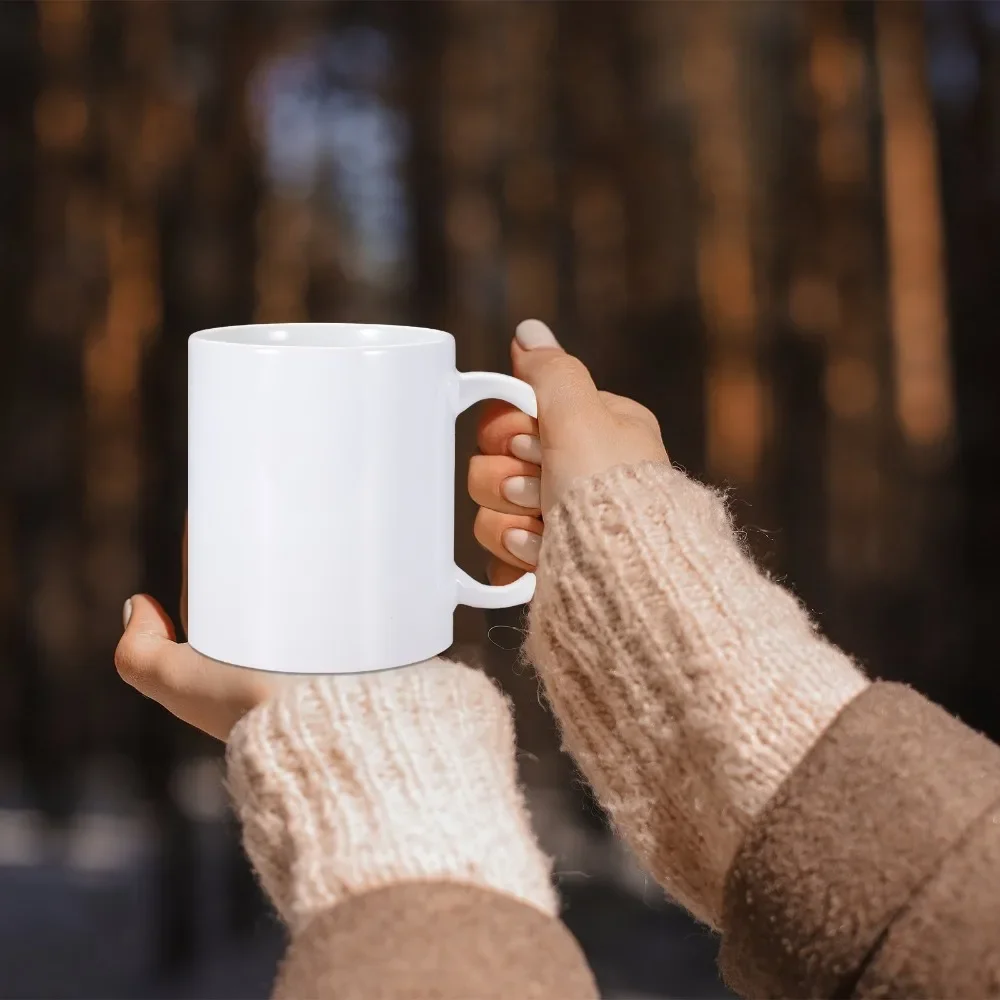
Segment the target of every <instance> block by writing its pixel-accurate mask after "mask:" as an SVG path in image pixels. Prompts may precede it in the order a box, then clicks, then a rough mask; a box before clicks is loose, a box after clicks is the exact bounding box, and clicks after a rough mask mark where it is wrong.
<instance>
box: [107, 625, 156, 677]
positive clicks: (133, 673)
mask: <svg viewBox="0 0 1000 1000" xmlns="http://www.w3.org/2000/svg"><path fill="white" fill-rule="evenodd" d="M144 645H145V644H144V643H143V641H142V638H141V637H136V636H123V637H122V639H121V641H120V642H119V643H118V647H117V648H116V649H115V669H116V670H117V671H118V676H119V677H121V679H122V680H123V681H125V683H126V684H129V685H130V686H131V687H134V688H136V689H138V690H139V691H144V690H146V689H147V688H149V687H150V686H151V685H153V684H155V683H156V682H157V679H158V677H159V675H160V667H159V660H158V658H157V657H156V656H154V655H150V653H151V651H150V650H147V649H144V648H143V647H144Z"/></svg>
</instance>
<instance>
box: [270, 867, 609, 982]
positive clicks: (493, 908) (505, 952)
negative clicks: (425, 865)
mask: <svg viewBox="0 0 1000 1000" xmlns="http://www.w3.org/2000/svg"><path fill="white" fill-rule="evenodd" d="M273 995H274V997H275V1000H305V998H309V1000H515V998H516V1000H596V997H597V995H598V994H597V989H596V986H595V985H594V980H593V977H592V976H591V974H590V970H589V969H588V967H587V963H586V961H585V960H584V958H583V955H582V953H581V951H580V948H579V946H578V945H577V943H576V941H575V940H574V939H573V937H572V936H571V935H570V933H569V931H567V930H566V928H565V927H564V926H563V925H562V924H560V923H559V922H558V921H557V920H555V919H554V918H553V917H550V916H548V915H547V914H545V913H542V912H541V911H539V910H538V909H536V908H535V907H533V906H528V905H527V904H525V903H523V902H521V901H520V900H517V899H514V898H512V897H510V896H505V895H502V894H501V893H497V892H493V891H491V890H488V889H480V888H477V887H475V886H464V885H457V884H451V883H448V882H442V881H438V882H411V883H399V884H397V885H393V886H390V887H388V888H385V889H380V890H378V891H376V892H370V893H366V894H365V895H363V896H357V897H355V898H354V899H351V900H349V901H348V902H347V903H344V904H342V905H341V906H338V907H336V908H334V909H332V910H329V911H328V912H327V913H325V914H321V915H319V916H317V917H316V918H314V919H313V920H312V921H310V923H309V924H308V926H307V927H305V928H304V929H303V931H302V932H301V933H300V934H298V935H296V936H295V937H294V938H293V939H292V944H291V947H290V948H289V950H288V954H287V956H286V957H285V960H284V962H283V964H282V967H281V970H280V972H279V974H278V981H277V983H276V985H275V989H274V994H273Z"/></svg>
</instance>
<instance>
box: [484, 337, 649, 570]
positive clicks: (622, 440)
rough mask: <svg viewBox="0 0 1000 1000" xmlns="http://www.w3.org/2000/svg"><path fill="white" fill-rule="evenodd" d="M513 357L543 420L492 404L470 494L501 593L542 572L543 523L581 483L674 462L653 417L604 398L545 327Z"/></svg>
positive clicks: (517, 344) (517, 345)
mask: <svg viewBox="0 0 1000 1000" xmlns="http://www.w3.org/2000/svg"><path fill="white" fill-rule="evenodd" d="M511 357H512V359H513V362H514V374H515V375H516V376H517V377H518V378H520V379H523V380H524V381H525V382H527V383H528V384H529V385H531V387H532V388H533V389H534V390H535V395H536V396H537V398H538V420H537V421H535V420H533V419H532V418H531V417H528V416H526V415H525V414H523V413H521V412H520V411H519V410H517V409H515V408H514V407H512V406H510V405H508V404H506V403H494V404H492V405H491V406H490V407H489V408H488V409H487V410H486V411H485V412H484V414H483V416H482V419H481V420H480V422H479V434H478V441H479V449H480V451H481V452H482V454H480V455H476V456H475V457H474V458H473V459H472V461H471V462H470V463H469V495H470V496H471V497H472V499H473V500H474V501H475V502H476V503H477V504H478V505H479V508H480V509H479V513H478V515H477V517H476V527H475V533H476V540H477V541H478V542H479V544H480V545H481V546H482V547H483V548H484V549H486V550H487V551H488V552H489V553H490V554H491V555H492V557H493V559H492V561H491V564H490V568H489V579H490V583H492V584H495V585H500V584H505V583H510V582H512V581H513V580H516V579H517V578H518V577H520V576H521V575H522V574H523V573H524V572H525V571H526V570H532V569H534V568H535V565H536V563H537V562H538V553H539V551H540V549H541V541H542V532H543V522H542V518H543V517H544V516H545V515H546V514H547V513H548V512H549V511H550V510H552V508H553V507H554V506H555V505H556V504H557V503H558V502H559V500H560V498H561V497H562V495H563V494H564V493H565V492H566V490H567V489H568V488H569V486H570V484H571V483H573V482H574V480H577V479H585V478H588V477H590V476H593V475H596V474H598V473H600V472H604V471H605V470H606V469H610V468H613V467H614V466H616V465H631V464H636V463H639V462H648V461H654V462H656V461H666V458H667V452H666V449H665V448H664V446H663V440H662V438H661V437H660V427H659V424H658V423H657V420H656V417H655V416H653V414H652V413H651V412H650V411H649V410H648V409H646V407H644V406H642V405H641V404H639V403H636V402H635V401H634V400H631V399H626V398H625V397H624V396H616V395H614V394H613V393H610V392H601V391H599V390H598V388H597V386H595V385H594V381H593V379H592V378H591V377H590V372H589V371H587V368H586V367H585V366H584V364H583V362H581V361H579V360H578V359H577V358H574V357H573V356H572V355H569V354H567V353H566V352H565V351H564V350H563V349H562V348H561V347H560V346H559V344H558V342H557V341H556V338H555V336H554V335H553V334H552V331H551V330H549V328H548V327H547V326H545V324H544V323H541V322H540V321H538V320H534V319H529V320H525V321H524V322H523V323H521V324H520V325H519V326H518V328H517V332H516V336H515V339H514V342H513V344H512V345H511Z"/></svg>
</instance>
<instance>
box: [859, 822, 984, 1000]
mask: <svg viewBox="0 0 1000 1000" xmlns="http://www.w3.org/2000/svg"><path fill="white" fill-rule="evenodd" d="M998 876H1000V808H996V807H995V808H993V809H991V810H989V812H987V813H986V814H985V815H984V816H982V817H981V818H980V819H978V820H977V821H976V822H975V823H974V824H973V825H972V826H971V827H970V829H969V831H968V833H967V835H966V836H965V837H964V838H963V839H962V840H960V841H959V842H958V843H956V845H955V846H954V848H953V849H952V850H951V851H950V852H949V853H948V855H947V856H946V857H945V858H944V860H943V861H942V862H941V866H940V867H939V868H938V869H937V871H936V872H935V873H934V874H933V875H932V876H931V877H930V878H929V879H928V880H927V883H926V884H925V885H923V886H921V887H920V888H919V889H918V890H917V892H916V893H914V895H913V896H912V897H911V899H910V902H909V905H907V906H906V907H905V908H904V909H903V910H902V911H901V912H900V914H899V916H898V917H897V918H896V919H895V920H894V921H893V923H892V925H891V926H890V927H889V930H888V931H887V933H886V935H885V938H884V939H883V940H882V941H881V943H880V947H879V948H878V950H877V952H876V953H875V954H874V955H873V956H872V958H871V960H870V961H869V963H868V965H867V967H866V968H865V970H864V972H863V974H862V975H861V978H860V980H859V982H858V985H857V987H856V988H855V990H854V994H853V995H854V996H856V997H862V998H869V997H870V998H872V1000H874V998H879V1000H893V998H895V997H912V998H923V1000H938V998H940V997H951V998H953V1000H959V998H969V1000H982V998H987V997H989V998H997V997H1000V892H997V877H998Z"/></svg>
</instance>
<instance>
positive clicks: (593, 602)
mask: <svg viewBox="0 0 1000 1000" xmlns="http://www.w3.org/2000/svg"><path fill="white" fill-rule="evenodd" d="M527 649H528V653H529V655H530V657H531V659H532V660H533V661H534V663H535V665H536V667H537V669H538V672H539V674H540V676H541V678H542V681H543V683H544V686H545V690H546V693H547V696H548V698H549V700H550V702H551V703H552V706H553V708H554V710H555V712H556V715H557V716H558V718H559V721H560V724H561V727H562V732H563V739H564V742H565V745H566V747H567V749H569V751H570V752H571V753H572V754H573V755H574V757H575V758H576V760H577V761H578V763H579V764H580V766H581V768H582V770H583V771H584V773H585V774H586V775H587V777H588V779H589V780H590V781H591V782H592V783H593V785H594V788H595V790H596V792H597V794H598V795H599V797H600V798H601V800H602V802H603V803H604V805H605V806H606V807H607V808H608V810H609V812H610V814H611V816H612V818H613V820H614V822H615V823H616V825H617V826H618V827H619V829H620V830H621V832H622V833H623V834H624V835H625V837H626V838H627V839H628V841H629V842H630V843H631V845H632V846H633V848H634V849H635V850H636V851H637V852H638V854H639V855H640V857H641V858H642V860H643V861H644V862H645V863H646V865H647V866H648V867H649V869H650V871H651V872H652V874H653V875H654V876H655V877H656V878H657V879H658V880H659V881H661V883H662V884H664V886H665V887H666V888H667V889H668V891H669V892H670V893H671V894H672V895H673V896H675V897H676V898H677V899H678V900H679V901H681V902H683V903H684V904H685V905H687V906H688V907H689V908H690V909H691V910H692V911H693V912H694V913H695V914H696V915H698V916H699V917H701V918H702V919H704V920H706V921H708V922H710V923H713V924H717V923H718V921H719V918H720V914H721V906H722V885H723V880H724V877H725V873H726V871H727V869H728V868H729V865H730V863H731V861H732V858H733V856H734V854H735V852H736V850H737V848H738V846H739V843H740V841H741V839H742V837H743V835H744V834H745V832H746V830H747V829H748V828H749V826H750V824H751V822H752V821H753V818H754V817H755V816H756V815H757V814H758V813H759V812H760V810H761V809H762V808H763V806H764V805H765V803H766V802H767V801H768V799H770V797H771V796H772V795H773V794H774V792H775V791H776V789H777V788H778V786H779V785H780V784H781V782H782V781H783V780H784V778H785V777H786V776H787V775H788V774H789V773H790V772H791V770H792V769H793V768H794V767H795V765H796V764H797V763H798V762H799V761H800V760H801V759H802V757H803V756H804V755H805V754H806V752H807V751H808V749H809V748H810V746H812V744H813V743H814V742H815V740H816V739H817V737H818V736H819V735H820V733H822V731H823V730H824V729H825V728H826V726H827V725H828V724H829V723H830V721H831V720H832V719H833V718H834V717H835V716H836V715H837V713H838V712H839V711H840V709H841V708H842V707H843V706H844V705H845V704H847V702H849V701H850V700H851V699H852V698H854V697H855V696H856V695H857V694H858V693H859V692H860V691H861V690H863V689H864V687H865V685H866V681H865V679H864V677H863V676H862V675H861V673H860V672H859V671H858V670H857V669H856V668H855V667H854V665H853V664H852V663H851V662H850V661H849V660H848V658H847V657H846V656H844V655H843V654H842V653H841V652H840V651H839V650H837V649H835V648H834V647H832V646H831V645H829V644H828V643H827V642H825V641H824V640H823V639H822V638H821V637H820V636H818V635H817V633H816V631H815V629H814V628H813V626H812V623H811V622H810V620H809V618H808V616H807V615H806V613H805V612H804V611H803V609H802V608H801V607H800V605H799V604H798V602H797V601H796V600H795V599H794V598H793V597H792V596H791V595H790V594H788V593H787V592H786V591H784V590H782V589H781V588H780V587H778V586H777V585H776V584H774V583H773V582H771V581H770V580H768V579H767V578H766V577H765V576H763V575H762V574H761V573H760V572H759V571H758V570H757V569H756V568H755V566H754V565H753V563H752V561H751V560H750V559H749V558H748V557H747V556H746V554H745V553H744V551H743V548H742V546H741V544H740V542H739V539H738V538H737V536H736V534H735V532H734V530H733V526H732V523H731V520H730V517H729V514H728V511H727V509H726V506H725V504H724V502H723V501H722V499H720V498H719V497H718V496H717V495H716V494H715V493H713V492H712V491H711V490H708V489H706V488H705V487H703V486H701V485H699V484H697V483H695V482H693V481H692V480H690V479H688V478H687V477H686V476H684V475H683V474H682V473H680V472H678V471H676V470H674V469H672V468H670V467H669V466H668V465H666V464H663V465H654V464H647V465H642V466H635V467H620V468H617V469H614V470H612V471H610V472H608V473H605V474H603V475H601V476H598V477H596V478H594V479H591V480H588V481H585V482H582V483H578V484H577V485H576V486H575V487H574V488H573V489H572V490H571V491H570V492H569V494H568V495H567V496H566V497H564V499H563V501H562V503H561V504H560V505H559V507H558V508H557V509H556V510H555V511H554V512H553V514H552V515H551V516H550V517H548V518H546V524H545V541H544V544H543V549H542V555H541V561H540V565H539V568H538V588H537V593H536V597H535V600H534V602H533V605H532V609H531V629H530V634H529V640H528V645H527Z"/></svg>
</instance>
